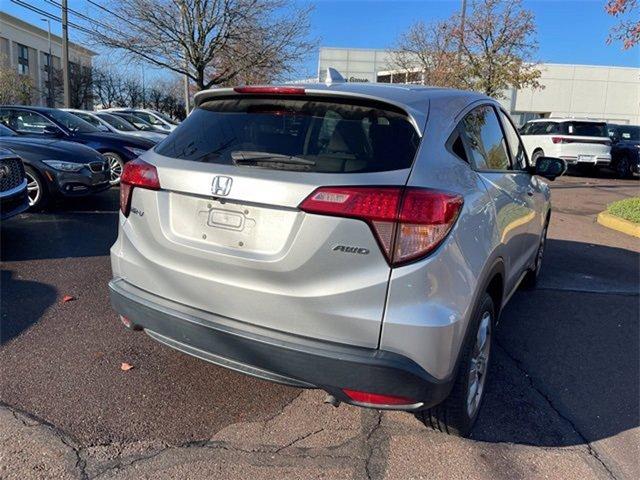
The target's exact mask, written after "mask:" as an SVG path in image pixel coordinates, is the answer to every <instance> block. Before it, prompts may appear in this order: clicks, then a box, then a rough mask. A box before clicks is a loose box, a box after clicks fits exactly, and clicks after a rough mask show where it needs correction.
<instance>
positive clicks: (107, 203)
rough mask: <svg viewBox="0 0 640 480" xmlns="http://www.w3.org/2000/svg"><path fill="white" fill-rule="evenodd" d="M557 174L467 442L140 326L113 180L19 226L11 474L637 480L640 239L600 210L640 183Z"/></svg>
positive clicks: (1, 387)
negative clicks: (544, 223) (119, 247)
mask: <svg viewBox="0 0 640 480" xmlns="http://www.w3.org/2000/svg"><path fill="white" fill-rule="evenodd" d="M552 186H553V209H554V213H553V216H552V223H551V227H550V231H549V239H550V240H549V243H548V249H547V253H546V257H545V261H544V266H543V273H542V278H541V286H540V287H539V288H538V289H537V290H535V291H532V292H531V291H529V292H524V291H522V292H518V293H517V294H516V295H515V296H514V297H513V299H512V300H511V302H510V304H509V305H508V307H507V308H506V310H505V312H504V314H503V317H502V323H501V325H500V327H499V329H498V338H497V340H498V341H497V348H496V350H495V352H496V355H495V357H494V364H493V371H492V376H491V378H490V386H489V390H488V393H487V397H486V399H485V404H484V406H483V409H482V411H481V414H480V419H479V421H478V424H477V425H476V427H475V429H474V434H473V438H472V439H470V440H463V439H456V438H450V437H447V436H445V435H443V434H438V433H433V432H429V431H427V430H425V429H424V427H422V426H421V425H420V424H419V423H418V422H417V420H415V419H414V418H413V417H412V416H411V415H409V414H405V413H396V412H394V413H389V412H387V413H380V412H377V411H373V410H363V409H357V408H354V407H349V406H344V405H343V406H340V407H339V408H337V409H336V408H333V407H331V406H329V405H324V404H323V403H322V400H323V394H322V392H318V391H301V390H298V389H295V388H290V387H284V386H279V385H275V384H271V383H267V382H264V381H261V380H257V379H253V378H250V377H247V376H243V375H241V374H238V373H234V372H230V371H228V370H224V369H222V368H219V367H216V366H213V365H209V364H206V363H204V362H202V361H199V360H195V359H192V358H190V357H188V356H186V355H184V354H181V353H178V352H175V351H172V350H170V349H168V348H166V347H163V346H161V345H159V344H157V343H155V342H154V341H152V340H151V339H149V338H147V337H146V336H145V335H144V334H142V333H133V332H128V331H126V330H125V329H124V328H123V327H122V325H121V324H120V323H119V321H118V319H117V317H116V315H115V314H114V313H113V312H112V311H111V309H110V307H109V302H108V296H107V281H108V279H109V278H110V265H109V257H108V250H109V247H110V245H111V244H112V243H113V241H114V239H115V236H116V224H117V208H118V205H117V202H118V192H117V190H112V191H109V192H106V193H104V194H101V195H99V196H96V197H94V198H91V199H87V200H82V201H81V202H76V203H65V204H61V205H58V206H57V207H55V209H54V211H52V212H50V213H41V214H24V215H22V216H20V217H18V218H15V219H13V220H11V221H8V222H6V223H5V224H4V225H3V226H2V232H1V233H2V237H1V240H2V243H1V259H2V278H1V282H2V312H1V314H2V324H1V329H0V334H1V341H2V346H1V347H0V401H1V404H0V478H3V479H4V478H6V479H10V478H16V479H27V478H154V479H155V478H225V479H226V478H252V479H259V478H305V479H306V478H357V479H359V478H370V479H371V478H376V479H378V478H389V479H392V478H398V479H414V478H415V479H418V478H487V479H489V478H491V479H499V478H505V479H514V478H565V479H569V478H575V479H586V478H608V479H626V478H629V479H635V478H640V466H639V464H638V462H639V460H638V459H639V458H640V447H639V445H640V428H639V425H640V419H639V417H640V413H639V399H640V388H639V385H640V361H639V360H640V352H639V344H640V331H639V326H638V325H639V321H640V307H639V300H640V298H639V280H640V261H639V260H640V257H639V255H638V254H639V253H640V242H638V239H636V238H633V237H629V236H625V235H623V234H621V233H618V232H615V231H612V230H608V229H606V228H604V227H602V226H600V225H599V224H597V223H595V217H596V215H597V213H599V212H600V211H602V210H603V209H604V208H605V206H606V204H607V203H610V202H612V201H615V200H618V199H621V198H625V197H629V196H637V195H638V194H640V182H638V181H637V180H628V181H622V180H617V179H614V178H606V177H605V178H590V177H584V176H582V177H581V176H570V177H564V178H561V179H559V180H558V181H556V182H554V183H553V184H552ZM65 295H71V296H73V297H75V300H73V301H70V302H65V303H63V302H62V301H61V300H62V298H63V297H64V296H65ZM122 362H127V363H129V364H131V365H133V369H131V370H129V371H122V370H121V368H120V366H121V363H122Z"/></svg>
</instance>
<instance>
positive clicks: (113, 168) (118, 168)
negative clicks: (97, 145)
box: [102, 152, 124, 186]
mask: <svg viewBox="0 0 640 480" xmlns="http://www.w3.org/2000/svg"><path fill="white" fill-rule="evenodd" d="M102 156H103V157H104V158H106V160H107V162H109V170H110V172H109V183H110V184H111V185H112V186H113V185H118V184H119V183H120V176H121V175H122V170H123V169H124V161H123V160H122V157H121V156H120V155H118V154H117V153H115V152H104V153H103V154H102Z"/></svg>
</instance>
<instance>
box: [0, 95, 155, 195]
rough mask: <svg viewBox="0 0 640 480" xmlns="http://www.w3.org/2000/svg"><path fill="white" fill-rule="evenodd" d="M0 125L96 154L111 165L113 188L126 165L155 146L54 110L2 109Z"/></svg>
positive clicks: (141, 139)
mask: <svg viewBox="0 0 640 480" xmlns="http://www.w3.org/2000/svg"><path fill="white" fill-rule="evenodd" d="M0 123H3V124H4V125H7V126H8V127H11V129H13V130H15V131H16V132H18V133H20V134H21V135H28V136H34V137H38V138H49V139H63V140H67V141H70V142H76V143H81V144H83V145H87V146H88V147H91V148H93V149H94V150H97V151H98V152H100V153H102V154H103V155H104V157H105V158H106V159H107V161H108V162H109V172H110V175H111V180H110V181H111V184H112V185H115V184H117V183H119V181H120V175H121V174H122V168H123V166H124V164H125V163H126V162H128V161H130V160H133V159H135V158H137V157H138V156H140V155H142V154H143V153H144V152H145V151H147V150H148V149H150V148H151V147H153V146H154V143H153V142H152V141H151V140H147V139H145V138H134V137H130V136H127V135H119V134H116V133H108V132H100V131H99V130H98V129H97V128H95V127H94V126H93V125H91V124H90V123H87V122H85V121H84V120H81V119H79V118H78V117H76V116H75V115H72V114H70V113H69V112H63V111H62V110H58V109H55V108H45V107H23V106H0Z"/></svg>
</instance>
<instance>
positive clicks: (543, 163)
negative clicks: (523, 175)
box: [532, 157, 567, 181]
mask: <svg viewBox="0 0 640 480" xmlns="http://www.w3.org/2000/svg"><path fill="white" fill-rule="evenodd" d="M566 171H567V162H565V161H564V160H562V159H561V158H555V157H538V160H536V166H535V167H534V171H533V172H532V173H533V174H534V175H539V176H541V177H544V178H546V179H547V180H551V181H554V180H555V179H556V178H557V177H559V176H561V175H563V174H564V173H565V172H566Z"/></svg>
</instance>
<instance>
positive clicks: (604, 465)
mask: <svg viewBox="0 0 640 480" xmlns="http://www.w3.org/2000/svg"><path fill="white" fill-rule="evenodd" d="M494 341H495V343H496V345H497V346H498V347H499V348H500V350H502V351H503V352H504V354H505V355H506V356H507V358H509V359H510V360H511V361H512V362H513V363H514V365H515V366H516V368H517V369H518V370H519V371H520V372H521V373H522V374H523V375H524V376H525V377H526V378H527V380H528V382H529V385H530V386H531V388H533V389H534V390H535V391H536V392H537V393H538V394H540V396H542V398H544V400H545V401H546V402H547V404H548V405H549V407H550V408H551V409H552V410H553V411H554V412H555V413H556V414H557V415H558V416H559V417H560V418H561V419H562V420H564V421H565V422H566V423H567V424H568V425H569V426H570V427H571V429H572V430H573V431H574V432H575V433H576V435H578V437H580V439H581V440H582V441H583V442H584V445H585V447H586V448H585V450H586V451H587V453H588V454H589V455H590V456H591V457H593V458H594V459H595V460H596V461H597V462H598V463H599V464H600V465H601V466H602V468H603V469H604V470H605V471H606V472H607V474H608V475H609V477H610V478H612V479H613V480H618V478H617V476H616V475H615V474H614V473H613V471H612V470H611V468H610V467H609V465H607V463H606V462H605V461H604V459H603V458H602V457H600V455H599V454H598V452H597V450H596V449H595V448H594V447H593V445H591V442H590V441H589V440H588V439H587V437H585V436H584V434H583V433H582V432H581V431H580V430H579V428H578V427H577V425H576V424H575V423H574V422H573V420H571V419H570V418H569V417H568V416H566V415H565V414H564V413H563V412H562V411H561V410H560V409H559V408H558V407H556V405H555V404H554V402H553V400H552V399H551V397H550V396H549V395H548V394H547V393H545V392H544V391H543V390H542V389H541V388H540V387H539V386H538V385H537V384H536V382H535V380H534V378H533V377H532V376H531V375H529V373H527V371H526V370H525V368H524V366H523V364H522V362H521V361H520V360H518V359H517V358H516V357H515V356H514V355H513V354H511V352H510V351H509V350H507V349H506V348H505V347H504V346H503V345H502V344H501V343H500V342H499V341H498V340H497V339H495V340H494Z"/></svg>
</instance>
